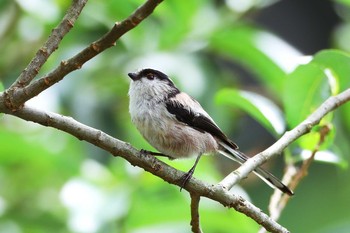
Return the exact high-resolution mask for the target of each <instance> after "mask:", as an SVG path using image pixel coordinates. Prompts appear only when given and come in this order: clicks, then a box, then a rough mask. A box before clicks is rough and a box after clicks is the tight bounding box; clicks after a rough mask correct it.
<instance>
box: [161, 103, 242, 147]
mask: <svg viewBox="0 0 350 233" xmlns="http://www.w3.org/2000/svg"><path fill="white" fill-rule="evenodd" d="M166 108H167V110H168V111H169V112H170V113H171V114H173V115H175V117H176V119H177V120H178V121H181V122H182V123H185V124H186V125H188V126H190V127H192V128H194V129H196V130H198V131H200V132H202V133H205V132H208V133H210V134H211V135H212V136H214V137H216V138H218V139H220V140H222V141H223V142H225V143H226V144H227V145H229V146H230V147H231V148H232V149H238V146H237V145H236V144H235V143H234V142H232V141H231V140H230V139H228V138H227V137H226V135H225V134H224V133H223V132H222V131H221V129H220V128H219V127H218V126H216V124H215V123H214V122H213V121H212V120H211V119H209V118H208V117H206V116H204V115H202V114H198V113H197V114H196V113H194V112H193V111H191V110H190V109H188V108H185V107H184V106H183V105H182V104H180V103H178V102H174V101H171V99H170V100H168V101H166Z"/></svg>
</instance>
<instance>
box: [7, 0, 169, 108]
mask: <svg viewBox="0 0 350 233" xmlns="http://www.w3.org/2000/svg"><path fill="white" fill-rule="evenodd" d="M162 1H163V0H148V1H147V2H145V4H143V5H142V6H140V7H139V8H138V9H137V10H136V11H135V12H133V13H132V14H131V15H130V16H129V17H128V18H127V19H125V20H123V21H122V22H117V23H115V25H114V27H113V28H112V29H111V30H110V31H109V32H107V33H106V34H105V35H104V36H103V37H101V38H100V39H99V40H97V41H95V42H93V43H92V44H90V45H89V46H88V47H86V48H85V49H83V50H82V51H81V52H79V53H78V54H76V55H75V56H74V57H72V58H70V59H68V60H66V61H62V62H61V64H60V65H59V66H58V67H57V68H56V69H54V70H53V71H52V72H50V73H49V74H47V75H46V76H44V77H42V78H40V79H38V80H36V81H34V82H33V83H31V84H29V85H28V86H25V87H23V88H15V86H14V87H12V88H10V89H8V90H7V91H6V106H7V107H8V108H9V109H11V110H12V111H16V110H18V109H19V108H20V107H21V106H22V105H23V104H24V103H25V102H26V101H27V100H29V99H31V98H33V97H34V96H36V95H38V94H40V93H41V92H42V91H44V90H46V89H47V88H49V87H50V86H52V85H53V84H55V83H57V82H58V81H60V80H62V79H63V78H64V77H65V76H66V75H67V74H69V73H70V72H72V71H74V70H77V69H80V68H81V67H82V66H83V64H84V63H85V62H87V61H88V60H90V59H91V58H93V57H95V56H96V55H97V54H99V53H101V52H103V51H104V50H106V49H107V48H110V47H112V46H114V45H115V42H116V41H117V40H118V39H119V38H120V37H121V36H122V35H124V34H125V33H126V32H128V31H130V30H131V29H133V28H134V27H136V26H137V25H138V24H139V23H140V22H141V21H142V20H144V19H145V18H146V17H147V16H149V15H150V14H151V13H152V12H153V10H154V9H155V8H156V7H157V5H158V4H159V3H161V2H162ZM39 52H40V50H39ZM32 72H34V73H35V72H36V71H35V69H34V71H32ZM34 75H35V74H34ZM20 80H22V79H20ZM28 80H29V79H26V80H22V81H21V82H19V83H22V82H23V81H24V83H26V82H27V81H28ZM29 81H30V80H29Z"/></svg>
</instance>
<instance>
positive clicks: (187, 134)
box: [136, 119, 218, 158]
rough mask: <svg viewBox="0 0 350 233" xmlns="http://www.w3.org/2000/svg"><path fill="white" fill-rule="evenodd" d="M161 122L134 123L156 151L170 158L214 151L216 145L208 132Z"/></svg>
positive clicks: (145, 120)
mask: <svg viewBox="0 0 350 233" xmlns="http://www.w3.org/2000/svg"><path fill="white" fill-rule="evenodd" d="M168 122H172V123H171V124H161V123H160V121H157V120H155V121H148V120H147V119H144V120H143V121H142V122H138V123H136V125H137V126H138V129H139V131H140V132H141V134H142V135H143V137H144V138H145V139H146V140H147V141H148V142H149V143H150V144H151V145H152V146H153V147H154V148H156V149H157V150H158V151H160V152H161V153H163V154H165V155H168V156H170V157H172V158H183V157H190V156H198V155H199V154H202V153H214V152H215V151H216V150H217V148H218V145H217V143H216V140H215V139H214V138H213V137H212V136H211V135H210V134H208V133H203V132H200V131H198V130H196V129H193V128H191V127H189V126H187V125H185V124H182V123H180V122H176V121H175V122H176V123H174V121H173V120H171V121H168Z"/></svg>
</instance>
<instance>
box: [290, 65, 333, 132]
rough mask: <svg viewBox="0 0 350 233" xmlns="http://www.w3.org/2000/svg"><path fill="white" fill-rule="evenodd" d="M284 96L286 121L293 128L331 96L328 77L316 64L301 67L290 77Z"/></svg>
mask: <svg viewBox="0 0 350 233" xmlns="http://www.w3.org/2000/svg"><path fill="white" fill-rule="evenodd" d="M283 94H284V95H283V103H284V108H285V114H286V121H287V124H288V126H289V127H290V128H293V127H295V126H296V125H298V124H299V123H300V122H301V121H303V120H304V119H305V118H306V117H307V116H308V115H309V114H310V113H312V112H313V111H314V110H315V109H316V108H317V107H318V106H319V105H320V104H321V103H322V102H323V101H325V100H326V99H327V98H328V97H329V96H330V87H329V84H328V79H327V76H326V74H325V73H324V71H323V69H322V68H321V67H320V66H318V65H316V64H313V63H309V64H307V65H301V66H299V67H297V69H295V71H294V72H292V73H291V74H290V75H288V77H287V80H286V84H285V91H284V93H283Z"/></svg>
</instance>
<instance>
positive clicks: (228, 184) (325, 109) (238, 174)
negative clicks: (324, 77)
mask: <svg viewBox="0 0 350 233" xmlns="http://www.w3.org/2000/svg"><path fill="white" fill-rule="evenodd" d="M349 100H350V89H346V90H345V91H343V92H342V93H340V94H338V95H336V96H332V97H329V98H328V99H327V100H326V101H325V102H324V103H323V104H321V106H320V107H318V108H317V109H316V111H314V112H313V113H312V114H311V115H310V116H309V117H307V118H306V120H304V121H303V122H301V123H300V124H299V125H297V126H296V127H295V128H294V129H292V130H291V131H288V132H286V133H285V134H284V135H283V136H282V137H281V138H280V139H279V140H278V141H277V142H275V143H274V144H273V145H272V146H270V147H269V148H267V149H266V150H264V151H263V152H261V153H259V154H257V155H255V156H254V157H252V158H250V159H248V160H247V162H245V163H244V164H243V165H242V166H240V167H239V168H238V169H236V170H235V171H233V172H231V173H230V174H229V175H228V176H226V177H225V178H224V179H223V180H222V181H221V182H220V184H221V185H222V186H223V187H225V188H227V189H231V188H232V187H233V186H234V185H235V184H237V183H238V182H239V181H240V180H242V179H243V178H245V177H247V176H248V174H249V173H250V172H252V171H253V170H254V169H255V168H257V167H258V166H260V165H261V164H263V163H264V162H266V161H267V160H269V159H270V158H272V157H273V156H275V155H278V154H281V153H282V151H283V150H284V149H285V148H286V147H287V146H288V145H289V144H291V143H292V142H293V141H295V140H296V139H298V138H299V137H301V136H302V135H304V134H306V133H308V132H310V130H311V129H312V127H314V126H315V125H317V124H318V123H319V122H320V121H321V119H322V118H323V117H324V116H325V115H326V114H328V113H329V112H331V111H333V110H334V109H336V108H338V107H339V106H341V105H342V104H344V103H346V102H347V101H349Z"/></svg>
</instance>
